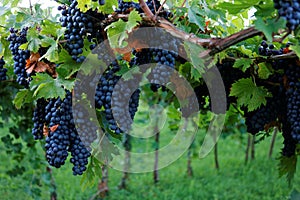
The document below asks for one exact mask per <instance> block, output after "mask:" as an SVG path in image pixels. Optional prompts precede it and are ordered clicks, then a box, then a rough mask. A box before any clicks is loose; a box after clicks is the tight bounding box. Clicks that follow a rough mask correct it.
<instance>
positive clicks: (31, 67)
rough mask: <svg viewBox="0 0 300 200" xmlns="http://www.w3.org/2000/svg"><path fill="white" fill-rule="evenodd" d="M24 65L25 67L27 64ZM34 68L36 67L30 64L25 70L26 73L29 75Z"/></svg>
mask: <svg viewBox="0 0 300 200" xmlns="http://www.w3.org/2000/svg"><path fill="white" fill-rule="evenodd" d="M26 65H27V64H26ZM35 66H36V64H35V63H34V64H32V65H31V66H29V67H27V68H26V72H27V73H28V74H31V73H32V72H33V70H34V68H35Z"/></svg>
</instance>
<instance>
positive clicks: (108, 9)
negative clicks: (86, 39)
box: [96, 0, 118, 14]
mask: <svg viewBox="0 0 300 200" xmlns="http://www.w3.org/2000/svg"><path fill="white" fill-rule="evenodd" d="M96 6H97V9H98V10H99V11H101V12H102V13H105V14H111V13H113V12H114V9H113V8H114V7H118V0H106V2H105V4H104V5H102V6H100V5H99V3H98V2H97V4H96Z"/></svg>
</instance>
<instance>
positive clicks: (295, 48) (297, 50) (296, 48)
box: [289, 45, 300, 58]
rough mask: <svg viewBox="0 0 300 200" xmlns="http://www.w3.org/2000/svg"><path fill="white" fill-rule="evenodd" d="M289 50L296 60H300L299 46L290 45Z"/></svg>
mask: <svg viewBox="0 0 300 200" xmlns="http://www.w3.org/2000/svg"><path fill="white" fill-rule="evenodd" d="M289 49H291V50H293V51H294V52H295V53H296V55H297V56H298V58H300V45H292V46H290V47H289Z"/></svg>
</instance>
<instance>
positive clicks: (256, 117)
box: [245, 41, 289, 135]
mask: <svg viewBox="0 0 300 200" xmlns="http://www.w3.org/2000/svg"><path fill="white" fill-rule="evenodd" d="M288 46H289V44H287V45H286V47H288ZM258 52H259V54H260V55H262V56H275V55H281V54H284V48H280V49H276V48H275V46H274V45H273V44H267V43H266V41H262V43H261V45H260V47H259V48H258ZM284 62H285V61H283V60H276V61H270V64H271V65H272V68H273V69H274V70H278V69H282V68H283V65H284ZM268 80H269V81H271V82H273V83H274V84H276V85H277V86H271V85H268V84H265V82H263V81H259V80H257V82H256V84H257V85H261V86H263V87H265V88H266V89H268V90H269V91H270V92H271V93H272V94H273V96H272V97H269V98H267V103H266V105H262V106H261V107H260V108H259V109H257V110H255V111H251V112H248V111H245V118H246V125H247V131H248V132H249V133H251V134H253V135H254V134H256V133H258V132H259V131H263V130H267V129H268V128H270V126H271V123H274V122H276V121H280V122H281V121H282V119H283V118H284V115H285V112H286V111H285V104H286V103H285V98H283V97H284V96H285V90H284V85H283V79H282V75H281V74H279V73H274V74H273V75H271V76H270V77H269V79H268Z"/></svg>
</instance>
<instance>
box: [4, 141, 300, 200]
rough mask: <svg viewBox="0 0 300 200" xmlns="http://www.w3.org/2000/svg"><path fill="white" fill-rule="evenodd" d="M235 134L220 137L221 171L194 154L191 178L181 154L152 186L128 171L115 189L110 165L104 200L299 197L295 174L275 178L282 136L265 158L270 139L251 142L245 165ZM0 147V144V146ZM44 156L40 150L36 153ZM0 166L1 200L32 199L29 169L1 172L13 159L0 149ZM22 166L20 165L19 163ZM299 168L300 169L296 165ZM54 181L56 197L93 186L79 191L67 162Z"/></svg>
mask: <svg viewBox="0 0 300 200" xmlns="http://www.w3.org/2000/svg"><path fill="white" fill-rule="evenodd" d="M235 137H237V136H236V135H233V136H231V137H227V138H226V139H220V140H219V146H218V147H219V160H220V170H219V171H217V170H216V169H215V168H214V160H213V155H212V153H211V154H210V155H209V156H208V157H206V158H204V159H199V158H197V157H194V158H193V160H192V166H193V170H194V176H193V177H187V176H186V162H187V159H186V154H184V155H183V157H181V158H180V159H179V160H177V161H176V162H174V163H173V164H171V165H170V166H168V167H166V168H164V169H162V170H160V171H159V178H160V181H159V183H158V184H156V185H154V184H153V176H152V173H145V174H131V175H130V181H129V187H128V190H122V191H119V190H118V189H117V185H118V183H119V181H120V179H121V176H122V173H121V172H118V171H115V170H113V169H109V188H110V193H109V196H108V198H107V199H108V200H114V199H116V200H117V199H118V200H120V199H124V200H125V199H130V200H134V199H137V200H138V199H139V200H140V199H143V200H147V199H149V200H150V199H151V200H155V199H180V200H181V199H186V200H189V199H190V200H194V199H197V200H198V199H214V200H218V199H222V200H223V199H251V200H255V199H259V200H261V199H263V200H264V199H265V200H267V199H270V200H271V199H272V200H274V199H278V200H279V199H300V198H299V196H298V197H297V195H298V191H300V178H299V177H298V176H296V178H295V180H294V184H293V186H292V187H291V188H289V187H288V185H287V183H286V181H285V179H284V178H278V171H277V164H278V161H277V160H276V159H275V158H276V157H277V156H278V155H279V151H280V147H281V143H282V139H281V137H280V135H279V137H277V141H276V145H275V151H274V155H273V158H272V159H268V157H267V153H268V148H269V144H270V138H268V139H266V140H265V141H263V142H261V143H259V144H257V145H256V158H255V160H253V161H251V162H250V163H248V165H245V164H244V152H245V143H246V141H247V137H246V135H245V136H243V137H242V139H241V140H240V139H236V138H235ZM1 148H3V145H2V144H1V145H0V149H1ZM40 152H41V153H40V154H41V155H38V156H41V157H42V156H43V153H42V151H40ZM0 155H1V158H2V159H1V166H0V178H1V179H0V194H1V199H9V200H10V199H32V197H31V195H30V190H29V189H30V188H31V190H32V188H33V186H32V185H34V175H33V174H34V172H35V171H34V169H32V170H29V171H26V173H25V175H23V176H17V177H9V176H7V175H6V174H5V173H4V171H5V170H6V169H8V168H10V167H12V166H13V165H17V163H16V162H12V161H11V160H10V156H9V155H7V154H6V153H5V152H3V151H1V152H0ZM21 164H22V163H21ZM298 171H299V167H298ZM53 174H54V178H55V181H56V184H57V193H58V199H66V200H69V199H70V200H73V199H89V198H90V197H91V196H92V195H93V194H94V193H95V192H96V186H94V187H93V188H88V189H86V190H85V191H82V190H81V188H80V177H74V176H73V175H72V173H71V165H70V164H66V165H65V166H63V167H62V168H61V169H53ZM33 189H36V190H40V198H38V197H36V198H35V199H49V186H48V185H45V184H43V182H42V184H41V187H38V188H33Z"/></svg>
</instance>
